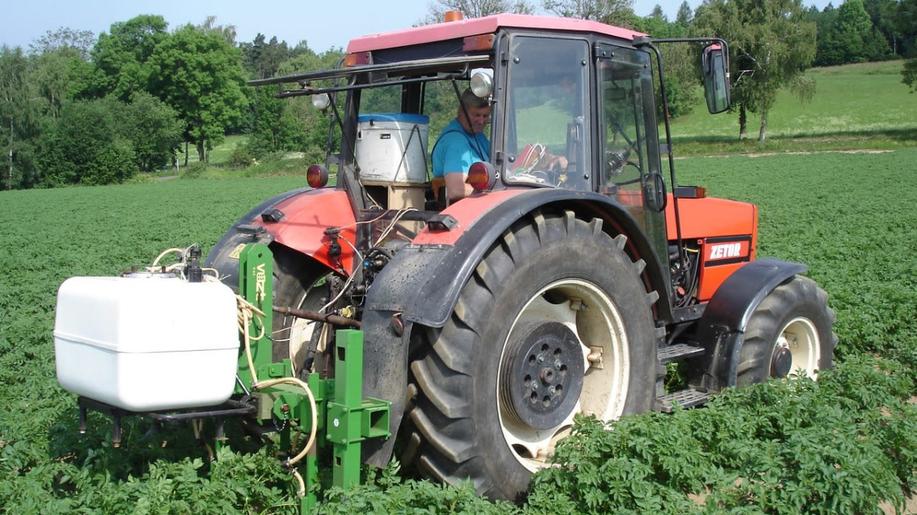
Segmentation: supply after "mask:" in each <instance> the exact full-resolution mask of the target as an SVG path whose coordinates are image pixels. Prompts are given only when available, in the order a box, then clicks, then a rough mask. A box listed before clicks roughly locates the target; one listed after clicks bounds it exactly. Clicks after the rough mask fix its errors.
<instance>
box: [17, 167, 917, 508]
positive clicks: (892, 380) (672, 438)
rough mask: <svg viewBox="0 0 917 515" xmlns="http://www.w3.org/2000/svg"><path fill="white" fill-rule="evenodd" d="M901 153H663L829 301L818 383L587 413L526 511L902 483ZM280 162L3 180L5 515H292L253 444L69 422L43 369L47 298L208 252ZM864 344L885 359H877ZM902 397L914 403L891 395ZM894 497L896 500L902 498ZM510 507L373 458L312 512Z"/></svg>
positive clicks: (916, 343)
mask: <svg viewBox="0 0 917 515" xmlns="http://www.w3.org/2000/svg"><path fill="white" fill-rule="evenodd" d="M914 162H917V149H903V150H898V151H895V152H889V153H882V154H813V155H782V156H770V157H760V158H750V157H710V158H690V159H685V160H681V161H679V165H678V166H679V170H680V177H681V178H682V182H683V183H698V184H705V185H707V186H708V188H709V190H710V191H711V194H713V195H717V196H725V197H731V198H736V199H740V200H748V201H752V202H756V203H758V204H759V206H760V208H761V226H760V244H761V245H760V252H759V254H760V255H761V256H774V257H778V258H781V259H786V260H795V261H799V262H804V263H807V264H808V265H809V275H810V276H811V277H813V278H814V279H815V280H817V281H818V282H819V283H820V284H822V285H823V287H824V288H825V289H826V290H827V291H828V293H829V295H830V300H829V301H830V303H831V305H832V307H833V308H834V309H835V310H836V311H837V314H838V322H837V325H836V331H837V333H838V335H839V337H840V347H839V349H838V354H839V355H840V356H841V358H842V361H841V365H840V366H839V367H838V370H837V371H836V372H835V373H832V374H824V377H823V380H822V382H821V383H820V384H819V385H815V384H812V383H809V382H802V383H799V384H797V385H790V386H788V385H783V384H780V383H775V384H770V385H763V386H759V387H755V388H750V389H746V390H744V391H739V392H733V393H730V394H728V395H725V396H723V397H722V399H720V400H719V401H717V402H715V403H714V404H713V405H712V406H711V407H709V408H706V409H703V410H694V411H687V412H679V413H677V414H676V415H673V416H662V415H643V416H638V417H633V418H629V419H628V420H626V421H623V422H621V423H619V424H618V425H616V426H615V430H614V431H611V432H604V431H598V430H597V428H596V427H595V426H594V425H591V424H589V423H588V422H586V423H584V424H583V425H581V426H580V429H579V436H578V437H577V438H576V439H572V440H571V443H570V445H568V446H565V447H564V448H563V450H562V451H561V452H559V454H558V460H559V462H560V465H561V466H560V467H558V468H556V469H551V470H550V471H548V472H547V473H545V474H541V475H539V478H538V480H537V481H536V484H535V485H534V487H533V492H532V495H531V497H530V499H529V503H528V504H527V505H525V506H524V507H523V508H521V509H523V510H525V511H528V512H537V513H556V512H564V511H571V510H572V511H594V512H608V511H620V510H636V511H643V512H647V511H652V512H656V511H667V512H673V513H684V512H690V511H698V510H712V511H720V510H742V511H749V510H751V511H757V510H764V511H771V512H787V513H795V512H802V511H812V512H818V511H831V512H863V511H870V510H871V509H874V508H875V507H876V506H878V505H879V503H880V501H882V500H888V501H891V502H892V503H895V504H899V503H902V502H903V497H902V491H903V490H906V489H907V488H911V489H913V488H915V487H917V473H915V467H917V405H915V404H914V403H913V396H914V395H915V394H917V388H915V381H917V335H915V332H914V331H913V322H914V314H915V313H917V260H915V258H914V256H915V255H917V244H915V239H914V233H913V231H914V227H917V210H914V209H913V206H914V205H917V188H915V186H914V185H915V183H914V178H913V170H914V165H913V163H914ZM301 184H302V179H301V178H298V177H265V178H235V179H225V180H195V179H189V180H176V181H165V182H151V183H146V184H130V185H121V186H107V187H86V188H69V189H55V190H32V191H13V192H0V234H3V240H2V243H0V262H2V263H3V269H4V273H3V274H0V382H2V384H3V385H4V388H3V389H0V405H2V406H4V409H3V410H0V505H2V506H4V508H5V509H6V510H9V511H10V512H17V513H34V512H42V513H55V512H65V511H101V512H115V511H118V512H122V511H124V512H126V511H131V512H135V511H136V512H166V511H174V512H216V511H220V512H230V511H245V512H252V511H259V512H260V511H268V512H275V511H290V510H291V509H292V507H293V506H295V505H296V502H295V499H294V498H293V496H292V490H291V487H290V482H289V481H288V476H287V475H286V474H285V473H284V472H283V470H282V469H281V468H280V467H279V465H278V464H277V461H276V460H275V459H274V458H273V457H272V456H271V455H270V452H269V451H270V450H269V449H268V450H263V451H261V452H259V453H255V454H245V453H240V454H225V455H222V456H221V459H220V460H219V461H218V462H217V463H215V464H209V465H208V464H206V463H205V462H204V460H203V457H204V452H203V451H202V450H201V448H200V447H197V446H196V445H194V444H193V443H191V444H189V443H188V442H193V440H192V439H191V434H190V430H188V429H177V430H175V431H172V432H167V434H166V436H165V437H164V438H165V439H166V440H167V441H168V445H165V446H161V445H160V443H159V442H158V441H157V442H152V443H151V442H144V441H140V436H141V434H140V433H141V431H140V430H139V428H137V429H132V428H131V427H129V431H128V435H127V438H126V443H125V446H124V448H122V449H112V448H111V446H110V444H109V436H108V427H109V426H108V422H107V421H105V420H104V419H102V418H100V417H93V418H92V419H91V429H90V432H89V433H88V434H87V435H85V436H83V437H80V436H78V435H77V434H76V424H77V420H76V409H75V402H74V398H73V396H72V395H70V394H68V393H66V392H64V391H63V390H61V389H60V388H59V387H58V386H57V383H56V380H55V375H54V353H53V340H52V337H51V330H52V327H53V318H54V305H55V292H56V289H57V287H58V286H59V285H60V283H61V282H62V281H63V280H64V279H65V278H67V277H69V276H74V275H113V274H117V273H118V272H120V271H122V270H124V269H126V268H127V267H128V266H130V265H139V264H144V263H147V262H149V261H150V260H151V259H152V258H153V257H155V256H156V254H157V253H158V252H159V251H160V250H162V249H164V248H167V247H172V246H176V245H187V244H190V243H193V242H197V243H200V244H202V245H203V246H204V248H205V249H207V248H209V247H210V246H211V245H212V244H213V243H214V242H215V241H216V240H217V239H218V238H219V236H220V235H221V233H222V231H223V230H224V229H225V228H227V227H228V226H229V225H230V224H231V223H232V222H233V221H234V220H235V219H236V217H238V216H239V215H241V214H242V213H243V212H245V211H247V209H248V208H249V207H250V206H253V205H255V204H256V203H258V202H259V201H260V200H262V199H263V198H265V197H267V196H269V195H271V194H273V193H276V192H280V191H285V190H288V189H292V188H295V187H299V186H301ZM880 356H881V358H880ZM909 401H910V403H909ZM899 505H900V504H899ZM415 508H416V509H422V510H429V511H432V512H446V511H462V510H466V511H474V512H482V511H499V512H508V511H515V510H517V509H518V508H514V507H511V506H509V505H505V504H493V503H489V502H487V501H483V500H480V499H477V498H475V497H474V495H473V493H472V491H471V490H470V489H469V488H464V489H451V488H441V487H438V486H434V485H431V484H429V483H425V482H415V481H412V480H405V479H402V478H400V477H399V476H398V475H396V474H393V473H392V471H391V470H390V471H388V472H386V473H385V474H383V476H381V477H380V478H378V479H377V480H376V481H375V483H373V484H371V485H369V486H365V487H363V488H361V489H360V490H358V491H357V492H356V493H353V494H350V495H345V494H343V493H341V492H332V493H331V494H330V497H329V502H328V504H326V505H325V506H324V510H326V511H328V512H338V513H344V512H356V511H373V512H388V511H404V510H411V509H415Z"/></svg>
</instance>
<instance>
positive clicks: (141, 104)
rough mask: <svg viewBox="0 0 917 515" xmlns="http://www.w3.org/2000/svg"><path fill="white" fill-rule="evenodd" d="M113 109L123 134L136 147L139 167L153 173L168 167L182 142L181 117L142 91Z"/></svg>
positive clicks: (135, 151) (117, 104) (118, 103)
mask: <svg viewBox="0 0 917 515" xmlns="http://www.w3.org/2000/svg"><path fill="white" fill-rule="evenodd" d="M114 105H115V106H117V107H116V109H117V114H118V116H117V119H116V121H117V123H118V125H119V127H120V132H121V134H123V135H124V136H125V137H127V138H129V139H130V141H131V144H132V145H133V147H134V153H135V158H136V162H137V167H138V168H139V169H140V170H142V171H144V172H152V171H155V170H159V169H160V168H164V167H166V166H168V165H169V163H170V161H171V160H172V157H173V156H174V151H175V149H177V148H178V146H179V145H180V144H181V141H182V124H181V121H180V120H179V119H178V113H176V112H175V110H174V109H172V108H171V107H169V106H168V105H167V104H166V103H165V102H162V101H161V100H159V99H158V98H156V97H154V96H153V95H150V94H149V93H146V92H143V91H140V92H136V93H134V94H133V96H132V97H131V101H130V103H129V104H125V103H123V102H117V103H115V104H114Z"/></svg>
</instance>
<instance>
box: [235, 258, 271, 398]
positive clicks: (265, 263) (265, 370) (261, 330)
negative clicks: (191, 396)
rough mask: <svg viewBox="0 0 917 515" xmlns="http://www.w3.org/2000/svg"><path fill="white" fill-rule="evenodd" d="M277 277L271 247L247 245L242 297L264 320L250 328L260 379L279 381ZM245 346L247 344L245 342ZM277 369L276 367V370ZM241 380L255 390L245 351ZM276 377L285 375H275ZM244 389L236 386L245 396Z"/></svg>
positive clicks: (242, 260)
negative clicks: (275, 323)
mask: <svg viewBox="0 0 917 515" xmlns="http://www.w3.org/2000/svg"><path fill="white" fill-rule="evenodd" d="M273 273H274V257H273V254H272V253H271V250H270V249H269V248H268V247H267V245H264V244H261V243H253V244H251V245H246V246H245V248H244V249H242V252H241V253H240V254H239V294H240V295H242V296H243V297H245V300H247V301H248V302H250V303H251V304H252V305H254V306H255V307H257V308H258V309H260V310H261V312H262V313H264V316H260V315H255V316H254V317H253V318H252V321H251V324H250V325H249V332H250V336H251V340H250V345H251V352H252V362H253V363H254V365H255V370H256V371H257V372H258V377H259V378H261V379H265V378H268V377H279V376H274V375H272V374H271V372H272V370H270V369H271V368H272V366H271V365H272V361H273V356H272V347H273V344H272V342H271V331H272V330H273V306H272V301H273V298H274V297H273V291H272V287H273V284H272V283H273V280H272V279H273ZM243 345H244V342H243ZM273 368H276V367H273ZM238 372H239V379H240V381H241V382H242V384H243V385H245V388H247V389H248V390H249V391H251V389H252V388H253V386H254V385H253V384H252V383H253V381H252V374H251V371H250V370H249V368H248V360H247V359H246V357H245V351H244V349H243V351H242V352H241V353H240V355H239V371H238ZM273 372H274V373H275V374H276V373H277V372H282V371H277V370H274V371H273ZM243 392H244V390H243V388H242V385H238V384H237V385H236V393H243Z"/></svg>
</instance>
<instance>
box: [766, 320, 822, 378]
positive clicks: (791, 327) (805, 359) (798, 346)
mask: <svg viewBox="0 0 917 515" xmlns="http://www.w3.org/2000/svg"><path fill="white" fill-rule="evenodd" d="M820 343H821V342H820V339H819V337H818V330H817V329H816V328H815V324H814V323H813V322H812V321H811V320H809V319H808V318H806V317H796V318H794V319H792V320H790V321H789V322H787V323H786V325H784V326H783V329H781V330H780V332H779V333H778V335H777V345H776V346H775V348H774V353H775V354H776V353H777V352H778V351H779V350H780V349H786V350H787V351H789V353H790V356H791V358H792V365H791V366H790V373H791V374H796V375H798V376H800V377H802V376H806V377H808V378H810V379H817V376H818V360H819V358H820V357H821V352H820V349H821V345H820Z"/></svg>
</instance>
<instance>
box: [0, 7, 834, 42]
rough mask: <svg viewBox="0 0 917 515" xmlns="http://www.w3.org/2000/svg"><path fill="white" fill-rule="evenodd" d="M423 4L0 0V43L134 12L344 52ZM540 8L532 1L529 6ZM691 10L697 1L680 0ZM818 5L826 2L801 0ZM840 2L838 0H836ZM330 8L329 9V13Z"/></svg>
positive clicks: (411, 19)
mask: <svg viewBox="0 0 917 515" xmlns="http://www.w3.org/2000/svg"><path fill="white" fill-rule="evenodd" d="M681 1H682V0H635V3H634V9H635V11H636V12H637V14H640V15H646V14H649V12H650V11H651V10H652V9H653V6H654V5H656V4H657V3H658V4H659V5H661V6H662V8H663V10H665V11H666V13H667V14H668V15H669V17H670V18H674V17H675V13H676V12H677V10H678V6H679V5H680V4H681ZM429 3H430V2H429V1H428V0H407V1H398V2H385V1H381V0H372V1H371V0H338V1H336V2H315V1H310V0H299V1H295V2H294V1H291V0H266V1H261V2H256V1H252V0H246V1H238V0H224V1H216V0H184V1H177V0H133V1H132V0H121V1H115V0H71V1H64V0H58V1H51V0H0V13H2V18H3V24H2V26H3V29H2V31H0V45H7V46H21V47H23V48H28V46H29V43H31V42H32V41H34V40H35V39H36V38H38V37H39V36H41V35H42V34H44V33H45V32H46V31H48V30H53V29H56V28H58V27H70V28H73V29H81V30H91V31H92V32H93V33H95V34H96V35H98V34H99V33H100V32H108V30H109V27H110V26H111V24H112V23H114V22H118V21H125V20H128V19H130V18H133V17H134V16H136V15H138V14H159V15H162V16H163V17H165V19H166V20H167V21H168V22H169V27H170V28H175V27H176V26H179V25H184V24H186V23H194V24H199V23H201V22H202V21H203V20H204V19H205V18H206V17H207V16H210V15H213V16H216V17H217V23H218V24H220V25H235V26H236V30H237V38H236V40H237V41H251V40H252V39H254V37H255V35H256V34H258V33H259V32H261V33H263V34H265V35H266V36H268V37H270V36H274V35H276V36H277V37H278V39H282V40H286V41H287V42H288V43H290V44H295V43H297V42H299V41H301V40H306V41H307V42H308V43H309V47H310V48H312V49H313V50H316V51H323V50H327V49H328V48H331V47H344V46H346V44H347V41H348V40H349V39H350V38H351V37H354V36H359V35H363V34H370V33H374V32H385V31H389V30H396V29H400V28H405V27H409V26H411V25H412V24H413V23H415V22H417V21H418V20H420V19H421V18H423V17H424V15H425V14H426V13H427V11H428V6H429ZM533 3H535V4H540V3H541V2H540V1H537V0H536V1H535V2H533ZM688 3H689V4H691V6H692V7H696V6H697V5H699V4H700V3H701V0H688ZM805 3H806V4H807V5H808V4H811V3H814V4H815V5H817V6H818V7H819V8H821V7H824V6H825V5H827V3H828V0H805ZM838 3H840V2H838ZM330 6H334V7H335V8H334V9H332V8H330Z"/></svg>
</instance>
